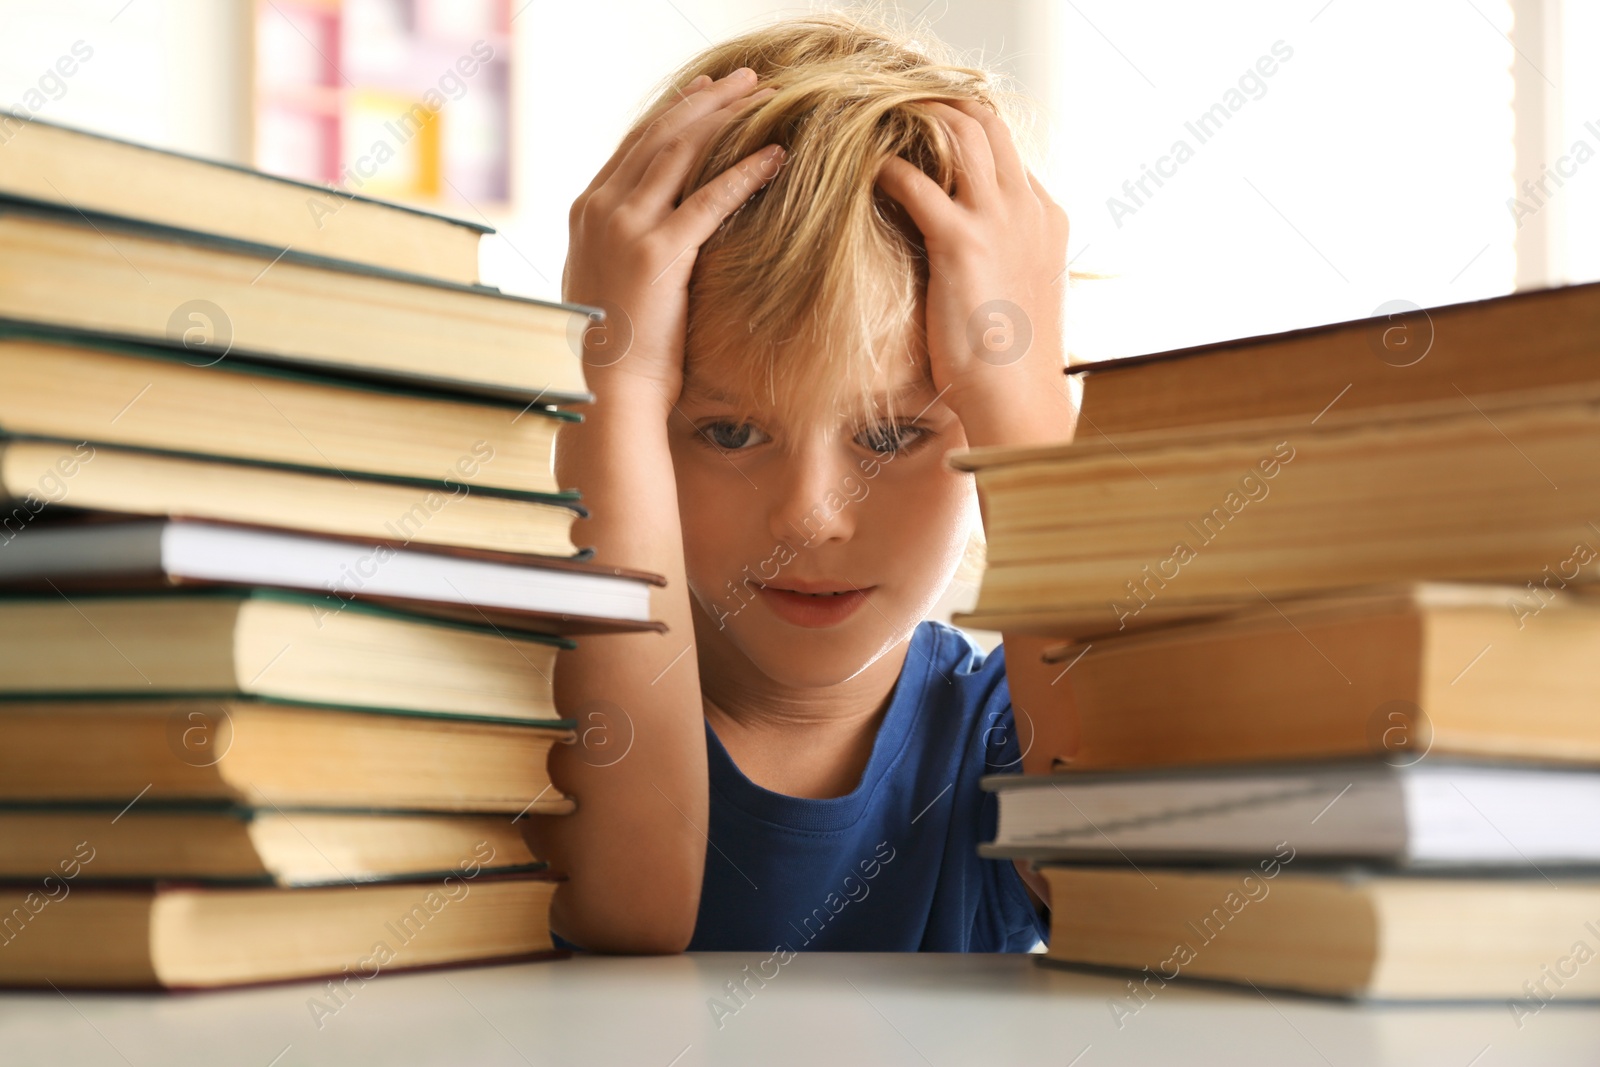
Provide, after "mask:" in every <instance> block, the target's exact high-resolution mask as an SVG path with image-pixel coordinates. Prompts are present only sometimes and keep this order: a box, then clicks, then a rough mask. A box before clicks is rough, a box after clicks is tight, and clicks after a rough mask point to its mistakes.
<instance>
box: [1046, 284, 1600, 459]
mask: <svg viewBox="0 0 1600 1067" xmlns="http://www.w3.org/2000/svg"><path fill="white" fill-rule="evenodd" d="M1597 347H1600V284H1588V285H1573V286H1567V287H1563V288H1556V289H1541V290H1533V291H1529V292H1521V293H1515V294H1512V295H1510V296H1500V297H1493V298H1490V299H1488V300H1478V301H1474V302H1471V303H1465V304H1451V305H1448V306H1445V307H1435V308H1426V309H1423V308H1418V307H1415V306H1414V305H1412V306H1407V305H1405V304H1404V303H1403V302H1400V301H1395V302H1393V303H1392V304H1389V305H1385V306H1383V307H1380V308H1379V309H1378V311H1377V313H1375V314H1374V315H1373V316H1372V317H1371V318H1367V319H1358V320H1355V321H1353V322H1340V323H1334V324H1332V325H1328V326H1316V327H1312V328H1310V329H1304V330H1294V331H1292V332H1289V333H1282V334H1272V335H1268V336H1263V337H1248V338H1243V339H1241V340H1236V341H1224V342H1221V343H1218V344H1210V345H1202V346H1199V347H1196V348H1186V349H1180V350H1178V351H1174V352H1158V353H1152V354H1149V355H1143V356H1134V357H1131V358H1128V359H1118V360H1108V361H1106V362H1103V363H1092V364H1085V365H1083V366H1080V367H1075V368H1073V370H1072V373H1074V374H1075V375H1079V376H1081V377H1082V379H1083V390H1084V395H1083V417H1082V419H1081V421H1080V423H1079V426H1078V439H1079V440H1081V441H1090V440H1095V439H1097V438H1099V437H1100V436H1102V435H1110V436H1118V437H1120V435H1122V434H1128V433H1136V432H1139V431H1143V430H1162V429H1174V428H1178V427H1199V426H1202V425H1208V424H1214V423H1221V422H1238V421H1247V420H1252V419H1262V418H1274V417H1281V418H1291V419H1299V420H1301V421H1302V422H1310V421H1311V420H1312V419H1313V418H1315V417H1316V416H1317V415H1318V414H1319V413H1321V412H1323V411H1324V410H1325V409H1327V410H1328V411H1329V413H1332V412H1334V411H1346V410H1353V409H1360V408H1372V407H1383V406H1388V405H1393V404H1404V403H1413V402H1417V401H1430V400H1441V399H1444V400H1452V401H1459V400H1460V399H1461V398H1462V397H1463V396H1467V397H1473V398H1476V397H1479V396H1481V395H1483V394H1485V393H1496V392H1504V391H1507V390H1512V389H1525V388H1529V387H1533V386H1557V385H1582V384H1587V383H1592V382H1594V381H1596V380H1600V363H1597V362H1596V360H1595V358H1594V354H1595V350H1596V348H1597Z"/></svg>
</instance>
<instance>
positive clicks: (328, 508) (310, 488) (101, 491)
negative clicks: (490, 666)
mask: <svg viewBox="0 0 1600 1067" xmlns="http://www.w3.org/2000/svg"><path fill="white" fill-rule="evenodd" d="M69 512H104V513H107V514H111V515H122V516H149V517H165V516H181V517H186V518H193V519H209V520H212V521H215V522H232V523H241V524H244V525H250V526H280V527H281V526H284V525H286V524H287V525H293V526H294V527H295V528H297V529H301V530H304V531H306V532H307V533H315V534H327V535H330V536H334V537H354V538H359V539H361V540H372V541H386V542H391V543H398V544H411V543H413V542H415V543H416V544H419V545H436V546H443V547H449V548H469V549H482V550H484V551H488V552H510V553H520V554H530V555H538V556H556V557H571V556H575V555H577V554H578V548H577V546H576V545H574V544H573V543H572V524H573V522H574V521H575V520H576V519H577V518H578V517H579V516H580V515H584V514H586V512H585V511H584V509H583V507H582V506H581V505H580V504H578V503H577V501H576V500H574V499H571V498H570V497H552V496H544V495H540V494H533V493H513V492H510V491H508V490H489V489H483V488H473V487H472V486H468V485H464V484H462V483H461V482H442V481H441V482H431V483H430V482H415V481H403V480H398V479H394V480H385V479H377V478H362V477H357V476H354V475H346V474H341V473H339V472H337V471H316V470H300V469H295V468H285V467H275V466H268V465H265V464H256V463H245V462H241V461H223V460H214V459H206V458H201V457H191V456H177V455H168V454H166V453H161V452H149V451H143V450H135V449H128V448H112V447H109V446H106V445H94V444H90V443H88V442H83V441H80V442H76V443H74V442H71V441H57V440H51V439H32V438H4V437H0V542H4V543H7V544H9V543H12V542H14V541H16V540H17V539H18V538H20V537H21V536H22V535H23V533H24V532H25V531H28V530H30V529H33V528H37V527H39V526H41V525H42V524H43V522H44V521H47V520H48V519H49V518H51V517H53V516H56V515H58V514H67V513H69Z"/></svg>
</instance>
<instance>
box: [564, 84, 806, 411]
mask: <svg viewBox="0 0 1600 1067" xmlns="http://www.w3.org/2000/svg"><path fill="white" fill-rule="evenodd" d="M755 84H756V76H755V74H754V73H753V72H752V71H750V70H749V69H748V68H744V67H741V68H740V69H739V70H736V71H734V72H733V73H732V74H729V75H728V76H727V77H725V78H722V79H721V80H719V81H715V82H713V81H711V80H710V78H709V77H707V76H706V75H703V74H702V75H701V76H700V77H698V78H696V79H695V80H694V81H692V82H690V83H689V85H688V86H687V87H686V88H685V89H684V92H683V94H682V96H681V97H679V98H673V99H672V100H669V101H668V102H666V103H664V104H663V105H662V106H661V107H660V108H659V109H658V110H657V111H656V112H655V113H654V114H653V115H652V116H651V117H650V120H649V121H646V122H641V123H640V124H639V126H638V127H637V128H636V130H635V131H634V132H633V133H632V134H630V135H629V136H628V137H627V138H626V139H624V140H623V142H622V144H621V145H620V146H619V147H618V148H617V151H616V152H615V153H614V154H613V155H612V157H611V159H610V160H608V161H607V163H606V165H605V166H604V167H602V168H600V173H598V174H596V175H595V177H594V180H593V181H592V182H590V183H589V187H588V188H587V189H585V190H584V191H583V193H582V194H581V195H579V197H578V199H577V200H575V201H574V202H573V204H572V211H571V214H570V216H569V219H568V224H569V231H570V236H571V241H570V244H569V246H568V251H567V262H566V267H565V269H564V270H563V272H562V276H561V295H562V299H563V300H567V301H570V302H574V303H580V304H589V305H593V306H597V307H602V308H604V309H605V311H606V322H605V323H603V324H596V325H594V326H591V327H590V328H589V329H588V330H587V331H586V332H585V334H584V343H583V360H584V374H585V377H586V378H587V379H588V382H589V387H590V389H591V390H592V391H593V392H594V393H595V394H596V396H600V395H601V394H602V393H605V392H609V391H611V390H612V389H614V388H621V389H627V388H629V387H631V386H632V385H634V384H640V385H644V386H646V387H647V388H650V387H653V388H654V390H655V391H656V392H657V393H659V394H661V398H662V399H663V400H665V401H667V402H669V403H670V402H676V401H677V399H678V394H679V393H680V392H681V391H682V389H683V355H684V353H683V347H684V336H685V330H686V328H687V325H688V298H689V276H690V273H691V272H692V271H693V269H694V262H695V258H696V256H698V254H699V251H700V246H701V244H703V243H704V242H705V241H706V239H707V238H709V237H710V236H711V235H712V234H713V233H715V232H716V230H717V227H718V226H720V225H721V224H722V221H723V220H724V219H725V218H727V217H728V216H729V215H730V214H732V213H733V211H734V210H735V209H737V208H738V207H739V206H740V205H741V204H743V203H744V202H745V201H746V200H747V199H749V197H750V195H751V194H752V193H754V192H755V191H756V190H757V189H759V188H761V187H762V186H763V185H765V184H766V183H767V182H768V181H771V180H772V178H773V177H775V176H776V175H777V173H778V168H779V167H781V166H782V165H783V159H784V150H783V148H782V147H781V146H779V145H768V146H767V147H766V148H763V149H762V150H761V151H759V152H756V153H754V154H752V155H750V156H747V157H746V158H745V159H743V160H741V161H740V162H738V163H737V164H735V165H734V166H732V167H730V168H729V169H728V170H726V171H724V172H723V173H721V174H719V175H718V176H717V177H715V178H713V179H712V180H711V181H709V182H707V183H706V184H705V185H704V186H702V187H701V188H699V189H697V190H695V192H694V194H693V195H692V196H690V197H688V198H687V199H686V200H684V201H683V203H682V204H678V199H679V197H680V196H681V195H682V193H683V187H684V182H685V180H686V178H687V177H688V173H689V169H690V167H692V166H693V165H694V162H695V160H696V159H698V158H699V156H700V153H701V151H702V150H703V149H704V148H705V145H706V143H707V142H708V141H709V140H710V139H711V137H712V136H714V135H715V134H716V133H717V132H718V131H719V130H721V129H722V127H723V126H724V125H725V124H726V123H727V122H728V121H729V119H731V118H732V117H733V116H734V115H735V114H736V113H737V112H738V111H739V110H741V109H742V108H745V107H747V106H749V105H750V104H752V103H754V102H756V101H758V100H762V99H765V98H766V97H767V96H770V95H771V94H772V93H773V92H775V91H776V90H774V89H771V88H766V89H762V90H760V91H758V92H752V91H751V90H753V89H754V88H755Z"/></svg>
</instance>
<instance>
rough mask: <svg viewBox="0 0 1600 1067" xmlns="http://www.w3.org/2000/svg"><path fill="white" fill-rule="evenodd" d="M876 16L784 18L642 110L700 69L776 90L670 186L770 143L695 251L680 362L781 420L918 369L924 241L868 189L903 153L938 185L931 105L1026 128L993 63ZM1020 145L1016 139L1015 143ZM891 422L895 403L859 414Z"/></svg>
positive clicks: (940, 139)
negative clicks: (902, 366) (769, 157)
mask: <svg viewBox="0 0 1600 1067" xmlns="http://www.w3.org/2000/svg"><path fill="white" fill-rule="evenodd" d="M910 33H911V31H910V30H909V29H908V28H907V27H905V26H903V25H896V24H894V23H893V22H891V21H888V19H887V17H886V16H884V15H882V14H881V13H879V12H872V13H871V14H866V13H861V12H856V13H852V14H846V13H838V12H835V13H822V14H812V15H806V16H800V17H795V18H789V19H784V20H782V21H779V22H776V23H773V24H771V25H768V26H765V27H762V28H760V29H756V30H753V31H751V32H748V33H745V34H743V35H741V36H738V37H734V38H732V39H731V40H728V41H724V42H722V43H720V44H716V45H713V46H712V47H710V48H708V49H706V50H705V51H703V52H701V53H700V54H699V55H697V56H695V57H694V58H693V59H691V60H690V61H689V62H688V63H686V64H684V65H683V66H682V67H681V68H679V69H678V70H677V71H676V72H674V73H673V74H672V75H671V76H669V77H668V78H667V80H666V82H665V85H664V87H663V88H662V90H661V91H660V93H658V94H657V95H656V96H655V98H654V100H653V101H652V103H651V104H650V108H654V106H655V105H656V104H657V103H660V102H661V101H662V100H663V99H664V98H666V97H668V96H671V95H674V94H677V93H679V92H681V90H682V89H683V88H684V87H685V86H687V85H688V83H689V82H691V81H693V80H694V79H695V78H696V77H697V76H699V75H701V74H706V75H709V76H710V77H712V78H720V77H722V76H724V75H726V74H729V73H731V72H732V71H734V70H737V69H738V68H739V67H750V68H751V69H752V70H754V71H755V72H756V76H757V85H758V86H771V87H773V88H774V89H776V90H777V91H776V93H775V94H774V95H772V96H771V97H769V98H767V99H765V100H762V101H757V102H756V103H754V104H752V105H750V106H748V107H747V108H745V109H744V110H742V111H740V112H738V113H737V114H736V115H735V117H734V118H733V119H732V120H731V121H730V122H729V123H728V125H727V126H726V127H725V128H724V129H723V130H722V131H721V132H720V133H719V134H717V135H716V136H714V137H713V138H712V139H711V141H710V143H709V144H708V145H707V146H706V149H705V151H704V153H703V154H702V156H701V158H700V159H699V160H698V161H697V163H696V164H695V165H694V167H693V168H692V169H691V171H690V174H689V178H688V181H687V183H686V187H685V190H684V194H683V195H684V196H685V197H687V196H688V195H689V194H690V193H692V192H694V191H695V190H696V189H698V188H700V187H701V186H702V185H704V184H705V183H706V182H708V181H710V180H711V179H713V178H715V177H716V176H717V175H719V174H721V173H722V172H723V171H725V170H726V169H727V168H729V167H731V166H732V165H734V164H735V163H737V162H739V161H740V160H741V159H743V158H745V157H746V156H748V155H750V154H751V153H752V152H755V151H757V150H759V149H760V148H762V147H763V146H765V145H767V144H770V143H777V144H781V145H783V146H784V148H785V149H787V151H788V156H787V159H786V161H785V164H784V166H783V168H782V169H781V170H780V171H779V173H778V175H777V176H776V177H775V178H774V179H773V180H772V181H771V182H770V183H768V184H767V185H766V186H765V187H764V188H763V189H761V190H760V191H758V192H757V193H756V194H755V195H754V196H753V197H752V198H751V199H750V200H749V201H748V202H746V203H745V204H744V205H743V206H741V207H740V208H739V209H738V210H736V211H735V212H734V214H733V215H732V216H731V217H730V218H728V219H727V220H726V221H725V222H724V223H723V225H722V226H721V228H720V229H718V231H717V232H716V233H715V234H714V235H713V236H712V237H711V238H710V239H709V240H708V241H707V242H706V243H705V244H704V245H703V246H702V248H701V250H700V253H699V256H698V258H697V260H696V263H695V268H694V273H693V275H692V277H691V280H690V287H689V324H688V337H687V350H686V351H687V355H688V367H687V372H688V375H689V376H690V377H693V376H695V375H696V374H697V372H699V373H704V374H706V375H707V376H708V377H711V378H713V379H714V380H716V381H717V382H719V383H726V384H728V385H731V386H732V387H733V388H734V389H735V390H736V391H737V392H738V394H739V395H743V396H747V397H750V398H761V397H763V394H764V401H765V403H767V404H769V405H771V406H772V407H773V408H774V410H775V411H776V412H777V413H778V415H779V417H780V418H782V419H784V420H785V421H786V422H787V423H789V424H791V425H800V424H815V423H816V422H821V423H823V424H824V425H825V426H828V427H830V432H831V425H832V424H833V422H834V420H835V419H836V418H837V417H838V416H840V415H854V414H856V413H858V412H859V413H867V412H870V411H871V408H870V400H871V397H872V395H873V391H874V384H875V380H876V379H877V377H878V375H879V373H880V372H881V371H882V370H883V369H884V367H885V361H886V360H887V359H889V358H891V357H893V356H897V355H898V356H900V357H902V358H910V359H913V360H916V361H919V362H920V363H921V364H922V372H923V374H924V375H926V374H927V373H928V372H927V366H926V355H925V352H926V349H925V344H926V339H925V337H924V336H923V324H922V303H923V293H924V291H925V289H926V286H927V283H928V265H927V256H926V253H925V251H924V247H923V242H922V238H921V235H920V234H919V233H918V232H917V229H916V227H915V226H914V225H913V224H912V223H911V221H910V219H909V218H908V217H907V216H906V215H905V212H904V211H903V210H902V209H901V208H900V207H899V205H898V204H896V203H895V202H894V201H893V200H891V199H889V198H888V197H887V196H886V195H885V194H883V193H882V192H880V191H878V190H877V189H876V188H875V185H874V182H875V179H876V177H877V174H878V171H879V169H880V168H881V167H882V165H883V163H884V161H885V160H887V159H888V158H890V157H891V156H897V155H898V156H903V157H904V158H906V159H908V160H910V161H911V162H912V163H913V164H915V165H916V166H918V167H919V168H921V169H922V170H923V172H924V173H926V174H927V175H929V177H931V178H932V179H933V180H934V181H935V182H937V183H938V184H939V185H940V186H941V187H942V188H943V189H944V190H945V191H946V192H949V191H950V190H951V189H953V187H954V181H955V153H956V147H955V145H954V144H953V143H952V140H951V138H950V137H949V136H948V134H947V133H946V132H945V128H944V127H943V126H942V125H941V124H940V123H939V122H938V121H937V120H936V119H935V118H934V115H933V113H932V111H931V110H930V109H929V107H928V106H927V104H928V102H929V101H936V100H937V101H945V102H949V101H957V100H970V101H977V102H979V103H980V104H983V105H984V106H986V107H989V108H991V109H993V110H994V111H995V112H996V113H997V114H999V115H1001V116H1002V117H1003V118H1005V119H1006V120H1007V122H1008V123H1009V124H1010V126H1011V128H1012V129H1013V130H1014V131H1018V132H1019V133H1022V132H1023V129H1022V128H1023V125H1024V124H1023V121H1022V120H1023V116H1024V112H1025V108H1024V107H1023V100H1022V98H1021V97H1020V96H1018V95H1017V94H1015V93H1013V92H1010V91H1007V90H1005V89H1004V88H1002V87H1001V85H1000V84H999V82H998V80H997V77H996V75H994V74H991V73H990V72H988V71H985V70H982V69H979V68H977V67H973V66H967V65H965V64H963V63H961V62H960V61H959V60H958V57H957V56H956V55H955V54H954V53H953V52H952V51H951V50H950V49H949V48H948V47H947V46H945V45H943V44H942V43H940V42H939V41H938V40H937V39H936V38H934V37H932V36H931V35H929V34H927V33H922V34H920V35H919V36H920V40H914V39H912V38H911V36H910ZM1019 146H1020V147H1021V148H1022V149H1023V151H1024V153H1025V155H1026V154H1027V152H1028V145H1027V141H1026V137H1025V136H1024V137H1021V138H1020V139H1019ZM872 417H875V418H893V417H894V413H893V411H892V410H890V411H884V412H878V413H874V414H873V415H872Z"/></svg>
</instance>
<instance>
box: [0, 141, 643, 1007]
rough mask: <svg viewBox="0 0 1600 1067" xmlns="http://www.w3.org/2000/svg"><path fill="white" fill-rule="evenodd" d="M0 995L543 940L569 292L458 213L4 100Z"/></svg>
mask: <svg viewBox="0 0 1600 1067" xmlns="http://www.w3.org/2000/svg"><path fill="white" fill-rule="evenodd" d="M0 122H4V123H5V124H6V129H7V133H8V137H7V143H6V146H5V157H6V159H5V167H4V168H3V169H0V738H3V739H4V742H3V743H0V880H3V884H0V984H13V985H14V984H38V985H43V984H45V983H47V982H48V983H54V984H55V985H57V986H68V985H90V986H127V985H138V986H164V987H204V986H213V985H222V984H229V983H237V982H250V981H266V980H278V979H289V978H301V977H309V976H314V975H323V974H332V975H340V976H343V979H344V980H349V978H350V976H358V977H360V978H361V979H363V980H364V979H367V978H370V977H372V976H374V975H376V974H377V973H379V972H380V971H389V970H395V969H404V968H411V967H420V966H432V965H439V964H444V963H452V962H462V961H467V960H477V959H488V958H509V957H524V956H536V955H540V954H544V953H548V952H549V951H550V950H551V948H552V940H551V936H550V930H549V919H548V913H549V905H550V900H551V897H552V895H553V891H554V886H555V880H556V879H557V878H558V877H559V875H558V874H556V873H555V872H551V871H549V870H547V869H546V867H547V865H546V864H544V863H543V862H541V860H540V859H539V858H538V857H536V856H534V855H533V854H532V853H531V852H530V850H529V848H528V846H527V844H526V843H525V839H524V834H523V832H522V830H523V827H522V826H519V825H518V823H517V821H518V820H519V819H521V818H522V817H524V816H528V815H531V814H536V813H537V814H543V813H561V812H564V811H568V810H570V809H571V807H572V801H571V800H570V799H569V798H567V797H565V796H563V795H562V794H561V793H560V791H559V790H558V789H557V788H556V787H555V786H553V785H552V783H551V781H550V778H549V775H548V773H547V769H546V756H547V754H548V753H549V751H550V749H551V746H552V745H554V744H556V743H558V742H561V741H563V740H564V739H567V738H569V737H570V736H571V727H572V725H573V724H572V723H571V722H570V721H567V720H565V719H563V718H561V716H560V715H559V713H558V712H557V710H556V708H555V705H554V699H553V690H552V673H553V670H554V668H555V663H556V659H557V656H558V653H559V651H560V650H561V649H564V648H565V649H570V648H573V647H575V644H574V642H573V640H572V638H571V636H570V635H572V634H581V633H588V632H608V631H627V630H641V629H656V630H659V629H660V628H661V626H660V624H659V623H658V622H654V621H652V620H651V617H650V588H651V586H652V585H653V584H659V583H660V581H661V579H660V578H659V577H658V576H655V575H649V574H644V573H640V572H635V571H626V570H622V569H619V568H614V567H610V566H605V565H603V564H601V563H599V562H597V561H595V560H593V559H592V558H590V557H591V555H592V553H590V552H587V551H579V550H578V549H577V548H576V547H575V546H574V544H573V541H572V538H571V528H572V523H573V521H574V519H575V518H576V517H577V516H579V515H581V514H583V511H582V508H581V506H580V505H579V504H578V502H577V493H576V491H574V490H572V489H571V488H563V487H561V486H558V485H557V484H556V482H555V479H554V475H553V462H552V460H553V454H554V453H553V449H554V446H555V439H556V433H557V431H558V430H559V428H560V427H561V426H562V425H563V424H564V423H565V422H568V421H571V420H574V419H577V418H579V417H580V416H579V415H577V414H575V413H572V412H569V411H565V410H563V409H562V408H561V407H560V405H562V404H573V403H581V402H584V401H586V400H591V399H592V397H591V395H590V394H589V393H588V392H587V390H586V387H585V384H584V379H583V374H582V365H581V361H580V359H579V358H578V356H577V354H576V353H577V349H576V347H575V346H574V345H573V343H572V341H573V339H574V338H576V337H580V336H581V333H582V330H583V329H584V328H585V327H586V326H587V324H588V323H589V322H590V319H589V314H588V311H587V309H583V308H577V307H572V306H568V305H559V304H548V303H541V302H538V301H531V300H522V299H515V298H511V297H507V296H504V295H502V294H500V293H498V292H497V291H495V290H492V289H488V288H485V287H482V286H480V285H478V284H477V245H478V239H479V236H480V235H481V233H482V232H483V231H482V230H481V228H478V227H474V226H471V225H467V224H464V223H459V222H455V221H452V220H449V219H444V218H440V217H436V216H431V215H428V214H424V213H421V212H417V211H413V210H409V209H405V208H400V207H396V206H392V205H385V204H381V203H378V202H375V201H370V200H365V199H362V198H360V197H355V196H350V195H347V194H344V193H342V192H337V191H333V190H329V189H325V188H319V187H315V186H307V185H301V184H298V183H294V182H288V181H283V180H279V179H275V178H271V177H268V176H266V175H262V174H259V173H255V172H251V171H247V170H242V169H235V168H230V167H226V166H222V165H217V164H212V163H207V162H204V161H201V160H196V159H191V158H187V157H184V156H179V155H174V154H170V153H165V152H158V151H154V150H151V149H148V148H144V147H141V146H137V145H132V144H126V143H122V142H118V141H115V140H111V139H108V138H103V137H96V136H91V135H89V134H85V133H81V132H78V131H74V130H69V129H65V128H61V127H56V126H50V125H46V124H43V123H39V122H36V121H35V122H28V121H24V120H22V119H20V118H16V117H13V116H7V115H3V114H0Z"/></svg>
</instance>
